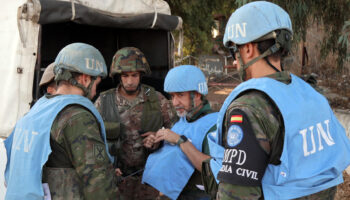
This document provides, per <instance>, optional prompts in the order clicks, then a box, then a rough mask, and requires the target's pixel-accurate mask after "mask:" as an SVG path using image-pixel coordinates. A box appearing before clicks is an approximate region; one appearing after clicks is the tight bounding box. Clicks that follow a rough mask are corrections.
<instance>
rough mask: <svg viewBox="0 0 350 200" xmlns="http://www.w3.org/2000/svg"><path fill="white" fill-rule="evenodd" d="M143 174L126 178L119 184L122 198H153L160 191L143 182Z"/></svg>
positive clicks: (147, 199)
mask: <svg viewBox="0 0 350 200" xmlns="http://www.w3.org/2000/svg"><path fill="white" fill-rule="evenodd" d="M141 179H142V177H141V176H132V177H128V178H126V179H124V180H123V181H122V182H121V183H120V184H119V185H118V187H119V191H120V194H121V195H120V196H121V198H120V199H121V200H153V199H156V198H157V196H158V195H159V192H158V191H157V190H156V189H154V188H152V187H151V186H148V185H145V184H142V183H141Z"/></svg>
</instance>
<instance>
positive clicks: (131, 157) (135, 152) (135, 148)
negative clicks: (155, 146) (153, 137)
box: [95, 84, 175, 199]
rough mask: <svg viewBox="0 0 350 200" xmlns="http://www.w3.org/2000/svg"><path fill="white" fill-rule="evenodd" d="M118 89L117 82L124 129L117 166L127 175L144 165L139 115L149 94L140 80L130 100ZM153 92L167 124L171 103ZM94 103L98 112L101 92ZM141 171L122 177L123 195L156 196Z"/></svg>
mask: <svg viewBox="0 0 350 200" xmlns="http://www.w3.org/2000/svg"><path fill="white" fill-rule="evenodd" d="M119 89H121V86H120V85H118V86H117V88H116V89H115V90H114V92H115V104H116V105H117V108H118V111H119V116H120V120H121V122H120V123H121V124H122V125H123V131H122V132H121V134H122V136H121V137H122V138H123V139H122V144H121V149H120V150H121V153H119V154H118V155H120V157H118V168H120V169H121V171H122V173H123V176H127V175H129V174H132V173H134V172H136V171H139V170H142V169H143V168H144V166H145V163H146V160H147V156H148V153H149V152H148V150H147V149H146V148H145V147H143V142H142V140H143V139H144V137H142V136H141V134H142V133H143V132H145V131H147V130H141V125H142V121H141V119H142V115H143V107H144V104H145V102H146V100H147V98H148V96H147V95H146V91H145V85H143V84H141V87H140V93H139V94H138V96H137V97H136V98H135V99H133V100H128V99H126V98H125V97H123V95H122V94H120V92H119ZM156 95H157V97H158V100H159V104H160V108H161V111H160V112H161V115H162V120H163V127H165V128H170V127H171V125H172V120H173V118H174V117H175V115H174V112H173V110H172V107H171V105H170V103H169V101H168V100H167V99H166V98H165V97H164V96H163V95H162V94H161V93H159V92H156ZM95 106H96V108H97V110H98V111H99V112H100V113H101V111H102V110H101V96H100V97H99V98H98V99H97V100H96V102H95ZM104 106H105V105H104ZM107 106H109V105H107ZM110 106H113V105H110ZM159 128H161V127H159ZM140 131H142V132H140ZM141 175H142V171H140V172H139V173H138V174H135V175H133V176H130V177H128V178H126V179H124V180H123V181H122V183H121V184H120V185H119V186H118V187H119V189H120V192H121V194H122V198H123V199H155V198H156V197H157V196H158V191H157V190H155V189H153V188H152V187H149V186H146V185H143V184H141Z"/></svg>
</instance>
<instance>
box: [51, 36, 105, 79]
mask: <svg viewBox="0 0 350 200" xmlns="http://www.w3.org/2000/svg"><path fill="white" fill-rule="evenodd" d="M64 71H69V72H76V73H81V74H87V75H90V76H92V77H97V76H101V77H103V78H104V77H106V76H107V66H106V63H105V60H104V58H103V56H102V54H101V53H100V51H99V50H97V49H96V48H95V47H93V46H91V45H89V44H84V43H72V44H69V45H67V46H65V47H64V48H63V49H62V50H61V51H60V52H59V53H58V55H57V57H56V59H55V68H54V72H55V80H56V81H59V80H66V81H68V79H67V78H68V77H65V76H64V75H63V74H64Z"/></svg>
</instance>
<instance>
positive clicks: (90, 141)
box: [63, 111, 118, 200]
mask: <svg viewBox="0 0 350 200" xmlns="http://www.w3.org/2000/svg"><path fill="white" fill-rule="evenodd" d="M63 137H64V145H65V148H66V151H67V153H68V155H69V158H70V160H71V161H72V165H73V166H74V168H75V171H76V173H77V175H78V176H79V178H80V180H81V182H82V184H83V185H82V187H83V188H84V197H85V199H87V200H89V199H91V200H92V199H116V198H117V193H118V189H117V186H116V184H115V175H114V170H113V167H112V164H111V163H110V161H109V159H108V156H107V153H106V148H105V144H104V142H103V140H102V138H101V135H100V129H99V124H98V122H97V120H96V119H95V117H94V116H93V115H92V114H91V113H90V112H88V111H85V112H80V113H78V114H76V115H74V116H72V117H71V119H70V120H69V121H68V123H67V124H66V126H65V128H64V129H63Z"/></svg>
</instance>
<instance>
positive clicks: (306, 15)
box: [167, 0, 350, 67]
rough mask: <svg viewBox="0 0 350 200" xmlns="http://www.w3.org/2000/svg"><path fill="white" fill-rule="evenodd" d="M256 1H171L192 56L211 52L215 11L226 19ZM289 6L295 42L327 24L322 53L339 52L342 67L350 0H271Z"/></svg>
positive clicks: (347, 56)
mask: <svg viewBox="0 0 350 200" xmlns="http://www.w3.org/2000/svg"><path fill="white" fill-rule="evenodd" d="M251 1H252V0H226V1H225V0H199V1H198V0H197V1H195V0H186V1H185V0H167V2H168V3H169V5H170V7H171V9H172V12H173V14H175V15H178V16H181V17H182V18H183V20H184V35H185V40H184V46H185V49H186V50H185V52H186V53H188V54H192V55H196V54H197V55H198V54H201V53H207V52H209V51H210V49H211V46H212V38H211V28H212V27H213V26H214V21H213V14H223V15H224V16H225V17H226V19H228V18H229V16H230V15H231V13H232V12H233V11H234V10H235V9H236V8H238V7H240V6H242V5H244V4H246V3H248V2H251ZM271 2H274V3H276V4H278V5H280V6H281V7H282V8H283V9H285V10H286V11H287V12H288V13H289V15H290V17H291V20H292V25H293V30H294V42H295V43H298V42H299V41H305V38H306V31H307V29H308V27H309V26H311V25H312V24H313V23H318V24H321V25H323V26H324V29H325V30H326V31H325V37H324V40H323V42H322V44H321V49H320V52H321V55H322V57H326V56H327V55H328V54H329V53H334V54H336V55H338V66H340V67H342V65H343V62H344V61H345V59H348V60H350V53H349V52H347V50H348V49H350V48H349V45H350V42H349V34H350V0H298V1H295V0H271Z"/></svg>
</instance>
